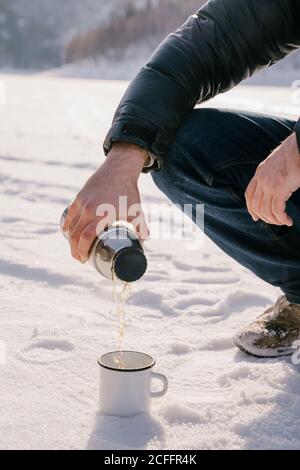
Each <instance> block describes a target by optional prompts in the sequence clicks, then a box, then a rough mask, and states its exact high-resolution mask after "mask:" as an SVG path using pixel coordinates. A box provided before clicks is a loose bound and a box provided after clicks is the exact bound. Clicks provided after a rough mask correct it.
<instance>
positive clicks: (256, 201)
mask: <svg viewBox="0 0 300 470" xmlns="http://www.w3.org/2000/svg"><path fill="white" fill-rule="evenodd" d="M262 197H263V191H262V190H261V189H260V188H259V186H256V189H255V191H254V194H253V196H252V201H251V203H250V213H251V214H253V220H255V221H257V220H259V219H261V211H260V207H261V200H262Z"/></svg>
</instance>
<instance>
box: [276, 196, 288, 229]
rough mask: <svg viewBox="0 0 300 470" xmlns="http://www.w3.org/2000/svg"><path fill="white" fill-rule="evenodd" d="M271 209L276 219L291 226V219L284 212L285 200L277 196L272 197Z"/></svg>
mask: <svg viewBox="0 0 300 470" xmlns="http://www.w3.org/2000/svg"><path fill="white" fill-rule="evenodd" d="M272 211H273V213H274V214H275V215H276V217H277V219H278V220H280V222H281V224H282V225H287V226H289V227H291V226H292V225H293V219H292V218H291V217H289V216H288V214H287V213H286V201H284V200H283V199H279V198H273V202H272Z"/></svg>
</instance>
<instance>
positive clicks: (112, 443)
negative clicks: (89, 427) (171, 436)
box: [86, 413, 165, 450]
mask: <svg viewBox="0 0 300 470" xmlns="http://www.w3.org/2000/svg"><path fill="white" fill-rule="evenodd" d="M150 441H152V442H155V443H156V445H155V447H156V448H160V449H163V448H164V445H165V437H164V429H163V426H162V424H161V423H160V422H159V420H158V419H157V418H154V417H153V416H150V415H149V414H146V413H144V414H141V415H138V416H134V417H132V418H118V417H111V416H104V415H102V414H100V413H98V414H97V415H96V420H95V424H94V428H93V431H92V433H91V435H90V437H89V440H88V442H87V447H86V448H87V450H127V449H146V448H147V445H148V444H149V443H150Z"/></svg>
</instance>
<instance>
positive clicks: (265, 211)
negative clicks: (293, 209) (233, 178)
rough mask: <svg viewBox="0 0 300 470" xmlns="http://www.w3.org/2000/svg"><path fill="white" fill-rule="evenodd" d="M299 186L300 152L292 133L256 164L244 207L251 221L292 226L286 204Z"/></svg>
mask: <svg viewBox="0 0 300 470" xmlns="http://www.w3.org/2000/svg"><path fill="white" fill-rule="evenodd" d="M299 188H300V154H299V149H298V145H297V140H296V136H295V134H292V135H291V136H290V137H288V138H287V139H286V140H285V141H284V142H283V143H282V144H281V145H280V146H279V147H278V148H277V149H275V150H274V152H272V153H271V155H270V156H269V157H268V158H267V159H266V160H265V161H264V162H262V163H261V164H260V165H259V167H258V168H257V170H256V173H255V175H254V177H253V179H252V180H251V182H250V184H249V186H248V188H247V191H246V194H245V196H246V202H247V208H248V211H249V213H250V215H251V216H252V218H253V220H254V221H255V222H257V221H258V220H259V219H261V220H263V221H264V222H267V223H268V224H273V225H287V226H289V227H291V226H292V225H293V220H292V219H291V217H289V216H288V214H287V213H286V203H287V201H288V200H289V199H290V197H291V196H292V194H293V193H294V192H295V191H297V189H299Z"/></svg>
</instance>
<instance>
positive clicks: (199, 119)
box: [152, 108, 220, 193]
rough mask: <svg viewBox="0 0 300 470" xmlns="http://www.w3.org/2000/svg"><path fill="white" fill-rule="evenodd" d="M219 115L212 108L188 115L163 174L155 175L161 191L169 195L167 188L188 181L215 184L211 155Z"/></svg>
mask: <svg viewBox="0 0 300 470" xmlns="http://www.w3.org/2000/svg"><path fill="white" fill-rule="evenodd" d="M219 114H220V111H218V110H217V109H210V108H207V109H206V108H201V109H194V110H193V111H191V112H190V113H189V114H188V116H187V117H186V118H185V120H184V121H183V123H182V125H181V127H180V128H179V129H178V131H177V134H176V136H175V139H174V141H173V143H172V145H171V147H170V149H169V151H168V152H167V154H166V155H165V157H164V164H163V168H162V170H160V171H159V172H156V173H153V174H152V177H153V180H154V182H155V184H156V185H157V186H158V188H159V189H161V190H162V191H163V192H165V193H166V187H168V188H170V187H171V186H172V187H173V188H174V187H178V186H180V181H182V179H183V178H184V177H185V178H188V177H191V178H197V179H199V180H200V181H201V180H203V181H204V182H205V183H206V184H208V185H210V184H211V181H212V179H213V176H212V171H211V168H210V157H209V154H210V149H211V147H212V144H211V141H212V139H213V140H214V141H215V135H216V127H217V126H218V124H217V120H218V119H220V116H219Z"/></svg>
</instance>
